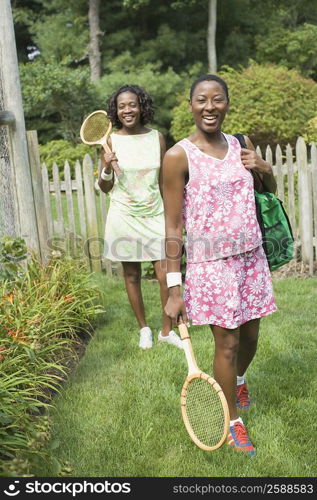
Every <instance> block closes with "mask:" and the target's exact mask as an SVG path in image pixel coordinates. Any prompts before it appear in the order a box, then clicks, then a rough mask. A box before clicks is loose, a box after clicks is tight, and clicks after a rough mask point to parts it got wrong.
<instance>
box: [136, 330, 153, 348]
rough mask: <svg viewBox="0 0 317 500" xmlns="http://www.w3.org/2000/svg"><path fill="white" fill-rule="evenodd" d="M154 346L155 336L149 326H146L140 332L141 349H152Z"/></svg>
mask: <svg viewBox="0 0 317 500" xmlns="http://www.w3.org/2000/svg"><path fill="white" fill-rule="evenodd" d="M152 345H153V334H152V332H151V329H150V328H149V327H148V326H144V327H143V328H141V330H140V342H139V347H141V349H151V347H152Z"/></svg>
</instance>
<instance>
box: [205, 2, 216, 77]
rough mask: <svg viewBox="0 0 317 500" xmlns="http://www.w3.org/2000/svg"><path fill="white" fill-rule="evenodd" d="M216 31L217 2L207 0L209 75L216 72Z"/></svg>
mask: <svg viewBox="0 0 317 500" xmlns="http://www.w3.org/2000/svg"><path fill="white" fill-rule="evenodd" d="M216 29H217V0H208V35H207V51H208V70H209V73H216V72H217V53H216Z"/></svg>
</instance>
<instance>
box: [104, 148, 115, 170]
mask: <svg viewBox="0 0 317 500" xmlns="http://www.w3.org/2000/svg"><path fill="white" fill-rule="evenodd" d="M103 157H104V165H103V166H104V168H105V170H106V172H107V174H110V172H111V170H113V166H112V162H116V163H118V158H117V157H116V153H115V152H114V151H112V152H111V153H105V154H104V155H103Z"/></svg>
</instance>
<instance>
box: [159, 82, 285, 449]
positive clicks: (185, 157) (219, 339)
mask: <svg viewBox="0 0 317 500" xmlns="http://www.w3.org/2000/svg"><path fill="white" fill-rule="evenodd" d="M228 106H229V95H228V88H227V85H226V83H225V82H224V81H223V80H222V79H221V78H219V77H218V76H216V75H204V76H202V77H200V78H199V79H197V80H196V81H195V82H194V83H193V85H192V87H191V92H190V111H191V113H192V115H193V119H194V122H195V124H196V130H195V132H194V133H193V134H192V135H191V136H190V137H188V138H187V139H183V140H181V141H179V142H178V143H177V144H175V146H173V147H172V148H171V149H169V150H168V151H167V153H166V154H165V157H164V162H163V180H164V182H163V192H164V207H165V224H166V257H167V271H168V273H167V283H168V287H169V298H168V301H167V304H166V307H165V312H166V313H167V315H168V316H169V317H170V318H171V319H172V322H173V324H174V325H175V324H177V322H178V319H179V317H180V316H181V317H182V321H184V322H187V320H191V322H192V324H193V325H205V324H208V325H210V327H211V330H212V333H213V336H214V340H215V356H214V362H213V372H214V376H215V379H216V380H217V381H218V382H219V384H220V385H221V387H222V389H223V391H224V394H225V396H226V399H227V402H228V406H229V411H230V432H229V435H228V444H229V445H230V446H231V447H233V448H235V449H237V450H239V451H243V452H245V453H248V454H249V455H254V454H255V447H254V446H253V444H252V443H251V441H250V439H249V437H248V434H247V430H246V428H245V426H244V424H243V421H242V419H241V418H240V417H238V413H237V407H238V408H240V409H243V410H245V409H248V407H249V405H250V399H249V394H248V389H247V386H246V380H245V377H244V374H245V372H246V370H247V368H248V366H249V364H250V363H251V361H252V359H253V357H254V355H255V352H256V348H257V341H258V334H259V327H260V318H261V317H263V316H266V315H268V314H271V313H272V312H274V311H275V310H276V305H275V301H274V296H273V290H272V282H271V275H270V271H269V267H268V263H267V260H266V256H265V253H264V251H263V247H262V237H261V230H260V227H259V225H258V222H257V218H256V210H255V199H254V183H253V176H252V175H251V173H250V170H251V169H254V170H255V171H256V172H258V173H259V174H260V176H261V177H262V178H263V179H264V180H265V184H266V186H268V187H269V188H270V189H271V191H272V192H274V191H275V190H276V183H275V180H274V176H273V173H272V169H271V166H270V165H269V164H268V163H267V162H266V161H264V160H263V159H262V158H261V157H260V156H259V155H258V154H257V153H256V152H255V150H254V146H253V144H252V143H251V141H250V139H249V138H248V137H245V141H246V144H247V146H248V149H241V146H240V143H239V141H238V140H237V139H236V137H234V136H232V135H228V134H225V133H223V132H222V130H221V127H222V122H223V120H224V118H225V116H226V113H227V110H228ZM183 226H184V227H185V230H186V241H185V248H186V259H187V266H186V278H185V285H184V296H183V297H182V294H181V288H180V286H181V273H180V262H181V246H182V245H181V242H182V228H183Z"/></svg>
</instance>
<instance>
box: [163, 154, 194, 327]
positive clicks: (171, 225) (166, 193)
mask: <svg viewBox="0 0 317 500" xmlns="http://www.w3.org/2000/svg"><path fill="white" fill-rule="evenodd" d="M187 172H188V164H187V156H186V153H185V151H184V150H183V148H181V147H180V146H177V145H176V146H173V147H172V148H171V149H169V150H168V151H167V153H166V154H165V157H164V160H163V200H164V210H165V234H166V243H165V249H166V260H167V272H168V273H171V272H180V269H181V258H182V244H183V238H182V236H183V234H182V233H183V219H182V209H183V200H184V186H185V178H186V174H187ZM165 312H166V314H167V315H168V316H169V317H170V318H171V319H172V324H173V326H175V325H176V324H177V322H178V317H179V315H181V316H182V319H183V321H185V322H187V316H186V310H185V305H184V302H183V298H182V296H181V291H180V286H179V285H176V286H173V287H171V288H169V299H168V301H167V304H166V306H165Z"/></svg>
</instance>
